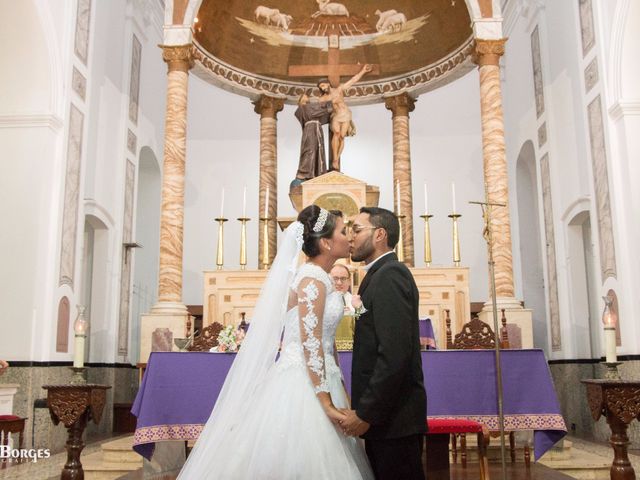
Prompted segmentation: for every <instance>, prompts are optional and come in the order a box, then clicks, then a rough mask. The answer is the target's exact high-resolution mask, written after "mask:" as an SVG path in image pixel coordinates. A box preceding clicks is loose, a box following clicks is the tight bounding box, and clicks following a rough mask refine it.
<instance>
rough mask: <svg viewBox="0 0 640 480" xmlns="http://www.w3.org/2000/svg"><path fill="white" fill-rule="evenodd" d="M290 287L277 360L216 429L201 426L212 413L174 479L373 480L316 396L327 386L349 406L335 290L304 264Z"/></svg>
mask: <svg viewBox="0 0 640 480" xmlns="http://www.w3.org/2000/svg"><path fill="white" fill-rule="evenodd" d="M288 290H289V296H288V297H289V298H288V305H287V308H286V310H287V311H286V315H285V319H284V336H283V341H282V347H281V351H280V355H279V357H278V359H277V361H276V362H275V363H272V364H271V365H269V366H268V368H267V369H266V373H265V375H264V377H263V378H255V379H254V382H255V388H253V389H252V390H253V391H252V392H251V394H250V396H249V397H248V398H245V399H244V401H243V402H242V403H243V405H242V411H243V413H242V415H237V416H236V417H235V419H234V420H233V421H231V422H227V424H226V425H224V426H221V428H223V429H224V430H225V431H223V432H217V433H219V435H214V434H213V433H212V432H207V430H213V429H215V428H216V426H215V421H216V419H215V418H214V415H212V418H210V419H209V421H208V422H207V426H206V427H205V430H204V431H203V433H202V435H201V437H200V439H199V440H198V442H197V444H196V446H195V447H194V449H193V451H192V452H191V454H190V456H189V459H188V461H187V463H186V464H185V466H184V468H183V470H182V472H181V473H180V476H179V477H178V478H179V479H187V480H203V479H221V480H230V479H239V480H240V479H242V480H245V479H251V480H257V479H273V480H293V479H296V480H297V479H299V480H314V479H318V480H331V479H336V480H351V479H373V473H372V471H371V468H370V466H369V463H368V460H367V457H366V454H365V451H364V447H363V444H362V441H361V440H360V439H357V438H353V437H347V436H345V435H344V434H343V433H342V431H341V430H340V429H339V428H337V427H336V426H334V425H333V423H332V422H331V421H330V420H329V418H328V417H327V415H326V414H325V413H324V410H323V408H322V406H321V405H320V402H319V401H318V399H317V397H316V392H319V391H325V392H329V393H330V394H331V398H332V401H333V404H334V405H335V406H336V407H337V408H348V407H349V402H348V399H347V396H346V393H345V390H344V386H343V383H342V374H341V371H340V368H339V366H338V365H337V364H336V361H335V357H334V354H335V352H334V338H335V332H336V328H337V326H338V323H339V322H340V319H341V318H342V316H343V307H344V306H343V301H342V298H341V295H340V293H339V292H336V291H335V290H334V288H333V282H332V281H331V278H330V277H329V275H328V274H327V273H326V272H325V271H324V270H323V269H321V268H320V267H318V266H316V265H313V264H310V263H306V264H304V265H302V266H301V267H300V268H299V270H298V271H297V273H296V274H295V276H294V278H293V281H292V282H291V284H290V288H289V289H288ZM318 313H322V314H321V315H317V314H318ZM253 327H254V325H253V322H252V325H251V328H250V329H249V332H250V333H249V335H250V334H251V333H252V332H251V329H252V328H253ZM244 348H245V345H243V347H242V348H241V353H240V354H242V353H243V352H242V349H244ZM236 361H237V359H236ZM214 413H215V412H214ZM211 423H214V424H213V425H210V424H211ZM208 438H209V439H210V441H208V440H207V439H208Z"/></svg>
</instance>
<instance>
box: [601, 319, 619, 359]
mask: <svg viewBox="0 0 640 480" xmlns="http://www.w3.org/2000/svg"><path fill="white" fill-rule="evenodd" d="M604 347H605V348H604V349H605V355H606V357H607V363H613V362H617V361H618V356H617V355H616V329H615V328H610V327H605V329H604Z"/></svg>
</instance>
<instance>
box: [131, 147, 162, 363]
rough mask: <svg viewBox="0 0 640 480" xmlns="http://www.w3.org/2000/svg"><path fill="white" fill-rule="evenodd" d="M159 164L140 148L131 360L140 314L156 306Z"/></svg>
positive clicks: (137, 348) (136, 348)
mask: <svg viewBox="0 0 640 480" xmlns="http://www.w3.org/2000/svg"><path fill="white" fill-rule="evenodd" d="M160 200H161V176H160V165H159V163H158V159H157V158H156V155H155V154H154V153H153V150H151V148H149V147H147V146H145V147H142V149H140V160H139V166H138V188H137V198H136V202H135V205H136V229H135V232H136V233H135V238H136V242H138V243H139V244H140V245H142V248H139V249H137V250H136V252H135V263H134V274H133V291H132V294H133V298H132V309H131V312H132V313H131V315H132V318H131V357H130V358H131V359H132V360H136V359H137V358H138V356H139V353H140V315H142V314H144V313H147V312H149V311H150V310H151V307H152V306H153V305H154V304H155V303H156V296H157V293H158V292H157V289H158V255H159V251H160Z"/></svg>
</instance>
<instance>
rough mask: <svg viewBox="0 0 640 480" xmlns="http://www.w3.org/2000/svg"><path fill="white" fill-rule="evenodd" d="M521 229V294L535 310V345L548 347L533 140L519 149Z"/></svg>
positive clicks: (518, 188) (518, 173) (528, 305)
mask: <svg viewBox="0 0 640 480" xmlns="http://www.w3.org/2000/svg"><path fill="white" fill-rule="evenodd" d="M516 193H517V199H518V231H519V234H520V259H521V263H522V294H523V299H524V303H525V306H526V307H527V308H530V309H531V310H532V311H533V344H534V346H535V347H537V348H544V349H546V348H547V309H546V303H545V292H544V289H545V285H544V267H543V259H542V249H541V241H542V240H541V238H542V237H541V233H540V208H539V206H538V181H537V173H536V153H535V149H534V147H533V143H532V142H531V140H527V141H526V142H525V143H524V144H523V145H522V148H521V149H520V153H519V155H518V161H517V164H516Z"/></svg>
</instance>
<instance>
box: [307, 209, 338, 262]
mask: <svg viewBox="0 0 640 480" xmlns="http://www.w3.org/2000/svg"><path fill="white" fill-rule="evenodd" d="M320 211H321V209H320V207H318V206H317V205H309V206H308V207H306V208H305V209H303V210H302V211H301V212H300V214H299V215H298V221H299V222H300V223H301V224H302V225H303V226H304V233H303V234H302V239H303V244H302V251H303V252H304V254H305V255H306V256H307V257H310V258H313V257H317V256H318V255H320V239H321V238H331V237H332V236H333V231H334V230H335V228H336V221H337V219H338V217H339V216H342V213H341V212H337V211H330V212H329V215H327V221H326V222H325V224H324V227H322V230H320V231H319V232H314V231H313V227H314V226H315V224H316V222H317V221H318V217H319V216H320Z"/></svg>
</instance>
